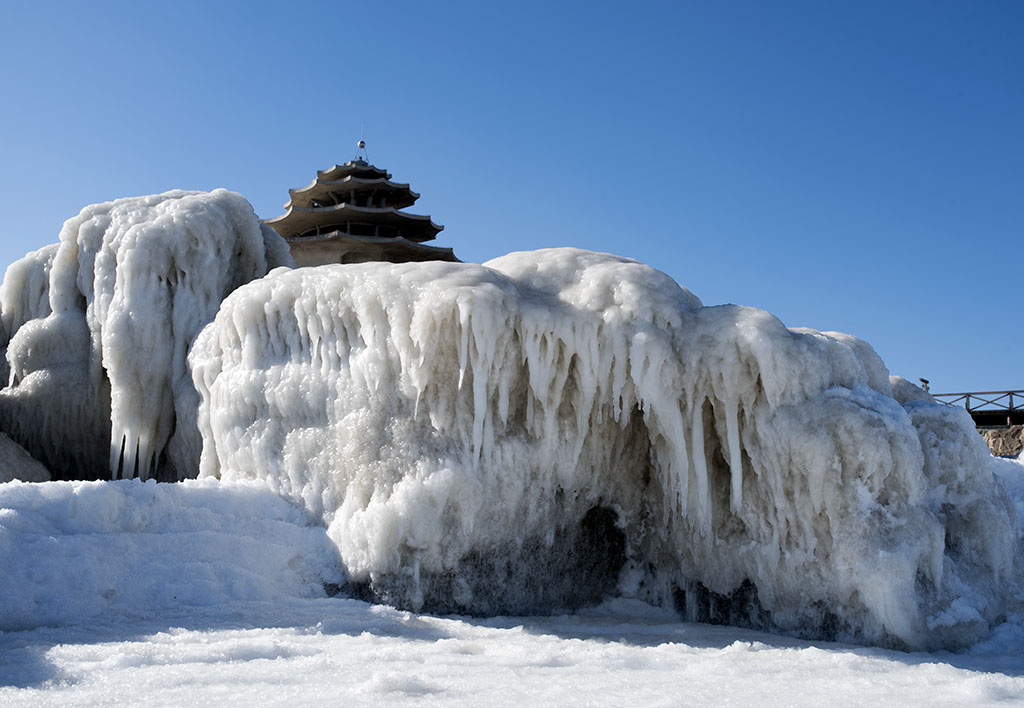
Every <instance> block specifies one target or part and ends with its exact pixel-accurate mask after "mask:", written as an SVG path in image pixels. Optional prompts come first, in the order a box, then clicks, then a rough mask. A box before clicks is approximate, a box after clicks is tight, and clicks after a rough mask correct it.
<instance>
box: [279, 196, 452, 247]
mask: <svg viewBox="0 0 1024 708" xmlns="http://www.w3.org/2000/svg"><path fill="white" fill-rule="evenodd" d="M347 221H348V222H354V223H357V224H372V225H380V226H393V227H396V228H399V229H403V230H407V233H405V234H403V236H404V237H405V238H407V239H409V240H410V241H429V240H431V239H433V238H434V237H435V236H437V234H438V233H440V232H441V231H442V230H444V227H443V226H440V225H439V224H435V223H434V222H433V221H431V219H430V217H429V216H420V215H419V214H407V213H405V212H404V211H398V210H397V209H395V208H394V207H359V206H352V205H351V204H337V205H335V206H326V207H301V206H291V207H288V211H287V212H285V213H284V214H282V215H281V216H277V217H274V218H273V219H267V220H266V221H265V222H263V223H265V224H266V225H267V226H270V227H272V228H273V229H274V230H275V231H277V233H279V234H280V235H281V236H282V237H284V238H286V239H288V238H293V237H295V236H298V235H299V234H304V233H306V232H309V231H313V230H315V229H316V228H317V227H320V228H321V229H324V228H334V229H337V228H338V227H339V226H340V225H342V224H344V223H345V222H347Z"/></svg>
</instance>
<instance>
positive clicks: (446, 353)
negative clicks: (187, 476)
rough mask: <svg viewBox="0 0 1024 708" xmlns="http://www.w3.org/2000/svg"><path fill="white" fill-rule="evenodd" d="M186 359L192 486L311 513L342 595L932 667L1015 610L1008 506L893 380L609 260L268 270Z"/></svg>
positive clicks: (942, 414) (953, 428) (573, 254)
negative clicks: (195, 449) (920, 654)
mask: <svg viewBox="0 0 1024 708" xmlns="http://www.w3.org/2000/svg"><path fill="white" fill-rule="evenodd" d="M55 309H56V308H55ZM190 363H191V366H192V370H193V378H194V383H195V387H196V389H197V390H198V391H199V393H200V395H201V398H202V402H201V405H200V408H199V417H198V425H199V428H200V430H201V432H202V437H203V450H202V458H201V474H203V475H206V476H218V477H220V478H221V479H224V480H239V479H249V478H258V479H262V480H264V481H265V483H267V484H268V485H269V486H270V487H271V488H273V489H274V490H276V491H277V492H279V493H281V494H282V495H284V496H286V497H288V498H290V499H293V500H296V501H298V502H301V503H302V504H304V505H305V506H306V508H307V509H309V510H310V511H311V512H313V513H314V514H317V515H319V516H321V517H322V518H323V520H324V522H325V523H326V524H327V526H328V533H329V535H330V537H331V538H332V539H333V541H334V542H335V543H336V544H337V546H338V548H339V549H340V551H341V557H342V561H343V563H344V565H345V567H346V569H347V571H348V573H349V580H350V585H349V587H350V588H351V589H352V590H353V591H354V592H356V593H357V594H359V593H361V594H364V595H365V596H367V597H373V598H378V599H384V600H386V601H389V602H393V603H396V604H398V605H401V606H407V607H412V608H426V609H432V610H440V611H460V612H470V613H495V612H513V613H522V612H533V611H543V610H550V609H551V608H553V607H561V608H564V607H573V606H580V605H584V604H588V603H592V602H597V601H599V600H600V599H601V598H602V597H603V596H605V595H610V594H621V595H625V596H632V597H639V598H641V599H645V600H648V601H654V602H658V603H663V604H670V603H673V602H674V603H675V604H676V605H677V606H678V607H680V608H682V609H684V610H685V612H686V614H687V616H689V617H690V618H693V619H711V620H715V619H726V620H729V621H745V622H750V623H755V624H759V625H762V626H765V627H774V628H781V629H784V630H792V631H803V632H804V633H810V634H814V635H816V636H839V637H845V638H852V639H857V640H860V641H869V642H895V643H897V644H902V645H903V646H908V647H938V646H954V645H959V644H963V643H966V642H969V641H972V640H973V639H975V638H977V637H978V636H980V635H981V633H983V632H984V631H985V630H986V629H987V628H988V626H989V625H990V624H991V623H993V622H994V621H996V620H997V619H998V618H999V617H1000V615H1001V614H1002V613H1003V612H1004V611H1005V609H1006V607H1007V603H1008V602H1009V601H1010V598H1011V596H1012V594H1013V593H1014V592H1015V590H1016V582H1017V580H1016V575H1015V567H1014V562H1015V561H1014V557H1015V545H1016V542H1017V538H1016V529H1015V523H1016V516H1015V512H1014V510H1013V508H1012V507H1011V505H1010V503H1009V502H1008V500H1007V497H1006V495H1005V493H1004V492H1003V491H1002V488H1001V487H1000V485H999V484H998V483H997V482H996V481H995V480H994V478H993V476H992V473H991V471H990V468H989V455H988V452H987V449H986V448H985V446H984V443H983V442H982V441H981V439H980V438H979V436H978V435H977V434H976V432H975V431H974V429H973V426H972V424H971V422H970V420H969V418H968V417H967V416H966V414H964V413H963V412H959V411H956V410H952V409H949V408H947V407H943V406H940V405H937V404H935V403H934V402H931V401H929V400H928V397H927V396H926V395H924V396H919V395H917V393H915V389H914V388H913V387H912V386H911V385H910V384H907V383H906V382H903V381H897V382H896V383H897V386H896V392H897V394H898V396H899V400H897V398H894V397H893V388H892V385H891V384H890V380H889V377H888V372H887V370H886V368H885V366H884V365H883V363H882V361H881V360H880V359H879V358H878V356H877V355H876V354H875V353H874V351H873V350H872V349H871V347H870V346H868V345H867V344H865V343H864V342H861V341H860V340H857V339H856V338H854V337H850V336H848V335H842V334H838V333H820V332H816V331H813V330H789V329H787V328H786V327H784V326H783V325H782V323H780V322H779V321H778V320H777V319H775V318H774V317H772V316H771V315H770V314H768V313H765V312H762V311H759V310H756V309H752V308H745V307H736V306H731V305H729V306H721V307H703V306H702V305H701V303H700V301H699V300H698V299H697V298H696V297H695V296H693V295H692V294H691V293H689V292H688V291H687V290H685V289H683V288H681V287H679V286H678V285H677V284H676V283H675V282H673V281H672V280H671V279H670V278H668V276H666V275H664V274H662V273H660V272H658V271H655V270H653V269H651V268H649V267H646V266H644V265H641V264H639V263H636V262H634V261H629V260H625V259H621V258H615V257H612V256H606V255H600V254H594V253H588V252H583V251H576V250H568V249H558V250H549V251H541V252H536V253H526V254H512V255H509V256H506V257H504V258H500V259H497V260H495V261H491V262H489V263H487V264H485V266H477V265H468V264H447V263H433V264H405V265H390V264H364V265H349V266H334V267H331V266H327V267H321V268H315V269H313V268H304V269H298V270H294V271H278V272H275V273H272V274H271V275H270V276H268V277H266V278H264V279H262V280H259V281H256V282H253V283H250V284H249V285H246V286H244V287H241V288H239V289H238V290H237V291H235V292H234V293H233V294H232V295H230V296H229V297H228V298H227V299H226V300H225V302H224V303H223V305H222V307H221V309H220V311H219V313H218V314H217V317H216V319H215V321H214V322H213V323H212V324H210V325H209V326H207V327H206V328H205V329H204V330H203V331H202V332H201V333H200V335H199V336H198V338H197V339H196V342H195V345H194V347H193V350H192V352H191V354H190ZM922 393H923V392H922ZM901 402H902V405H901Z"/></svg>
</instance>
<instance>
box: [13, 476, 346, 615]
mask: <svg viewBox="0 0 1024 708" xmlns="http://www.w3.org/2000/svg"><path fill="white" fill-rule="evenodd" d="M0 568H3V573H2V574H0V630H2V631H10V630H20V629H32V628H36V627H40V626H44V625H60V624H71V623H80V622H85V621H103V620H104V619H105V621H108V622H109V621H124V620H125V619H130V618H133V617H148V616H152V615H154V614H159V613H160V612H165V611H167V610H169V609H170V610H173V609H175V608H181V607H187V606H204V605H215V604H224V603H227V602H244V601H257V600H258V601H280V600H284V599H288V598H302V597H324V584H325V583H331V584H333V585H338V584H340V583H341V582H342V580H343V575H342V571H341V566H340V564H339V562H338V557H337V551H336V550H335V548H334V546H333V545H332V544H331V543H330V542H329V541H328V540H327V537H326V534H325V533H324V529H323V527H321V526H318V525H316V524H311V523H310V521H309V519H308V518H307V517H306V515H305V514H304V513H303V512H302V511H301V510H300V509H297V508H296V507H295V506H293V505H291V504H289V503H288V502H286V501H284V500H282V499H281V498H280V497H278V496H276V495H275V494H273V493H271V492H270V491H268V490H267V489H266V488H265V487H263V486H262V485H257V484H253V483H240V484H217V483H210V482H197V481H189V482H184V483H181V484H173V485H171V484H159V485H158V484H156V483H155V482H153V481H150V482H149V483H145V484H144V483H142V482H140V481H138V480H135V481H128V480H125V481H118V482H49V483H43V484H31V483H23V482H9V483H6V484H2V485H0Z"/></svg>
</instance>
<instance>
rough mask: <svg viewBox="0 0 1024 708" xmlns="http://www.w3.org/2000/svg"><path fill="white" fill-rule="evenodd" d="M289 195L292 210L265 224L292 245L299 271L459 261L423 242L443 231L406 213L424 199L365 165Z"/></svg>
mask: <svg viewBox="0 0 1024 708" xmlns="http://www.w3.org/2000/svg"><path fill="white" fill-rule="evenodd" d="M288 193H289V194H290V195H291V198H290V199H289V200H288V202H287V203H286V204H285V205H284V206H285V209H286V210H287V211H285V213H284V214H282V215H281V216H278V217H275V218H273V219H267V220H266V221H264V222H263V223H265V224H267V226H270V227H272V228H273V229H274V230H275V231H277V233H279V234H280V235H281V236H282V237H283V238H284V239H285V241H287V242H288V245H289V246H290V247H291V251H292V256H293V257H294V258H295V262H296V264H297V265H299V266H307V265H323V264H326V263H363V262H366V261H390V262H392V263H403V262H406V261H458V259H457V258H456V257H455V254H454V253H452V250H451V249H450V248H439V247H437V246H427V245H424V243H423V242H424V241H432V240H433V239H434V238H435V237H436V236H437V234H438V233H440V232H441V230H442V229H444V227H443V226H440V225H438V224H435V223H434V222H433V221H431V219H430V217H429V216H419V215H417V214H407V213H406V212H404V211H401V209H404V208H405V207H408V206H412V205H413V204H414V203H415V202H416V200H417V199H419V196H420V195H419V194H417V193H416V192H414V191H412V190H411V189H410V188H409V185H408V184H401V183H398V182H392V181H391V175H390V174H389V173H388V172H386V171H384V170H382V169H380V168H378V167H374V166H373V165H370V164H367V163H366V162H365V161H363V160H360V159H356V160H350V161H349V162H346V163H345V164H344V165H335V166H334V167H332V168H330V169H329V170H319V171H318V172H317V176H316V179H315V180H313V182H312V183H311V184H310V185H308V186H306V187H303V188H301V189H290V190H288Z"/></svg>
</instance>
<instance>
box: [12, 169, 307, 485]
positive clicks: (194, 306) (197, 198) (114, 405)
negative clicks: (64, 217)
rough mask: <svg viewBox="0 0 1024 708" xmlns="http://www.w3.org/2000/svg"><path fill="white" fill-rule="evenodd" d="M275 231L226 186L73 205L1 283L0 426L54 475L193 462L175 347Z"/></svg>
mask: <svg viewBox="0 0 1024 708" xmlns="http://www.w3.org/2000/svg"><path fill="white" fill-rule="evenodd" d="M291 263H292V262H291V257H290V255H289V254H288V248H287V245H286V244H285V243H284V241H282V240H281V238H280V237H279V236H277V234H275V233H273V232H272V231H271V230H270V229H265V228H262V227H261V225H260V223H259V220H258V219H257V218H256V215H255V214H254V213H253V211H252V207H251V206H250V205H249V203H248V202H247V201H246V200H245V199H244V198H242V197H241V196H240V195H238V194H234V193H231V192H227V191H225V190H222V189H221V190H216V191H214V192H211V193H203V192H184V191H173V192H167V193H165V194H159V195H153V196H148V197H138V198H128V199H119V200H116V201H113V202H108V203H104V204H96V205H93V206H89V207H86V208H85V209H83V210H82V212H81V213H80V214H79V215H78V216H76V217H74V218H72V219H70V220H68V221H67V222H66V223H65V224H64V228H63V229H62V230H61V234H60V243H59V244H57V245H54V246H50V247H47V248H44V249H42V250H40V251H37V252H35V253H32V254H29V255H28V256H26V257H25V258H24V259H23V260H21V261H19V262H17V263H15V264H14V265H12V266H11V267H10V268H9V269H8V270H7V274H6V276H5V278H4V284H3V286H2V289H0V346H2V347H3V348H4V349H5V350H6V351H5V354H6V356H5V360H6V361H5V367H6V370H5V372H4V373H5V374H6V377H5V380H6V382H7V384H8V385H7V387H6V388H3V389H0V429H2V430H4V431H6V432H7V433H8V434H9V435H10V436H11V437H13V438H14V439H16V440H17V441H18V442H20V443H21V444H23V445H24V446H25V447H26V448H28V449H29V451H30V452H32V454H33V455H34V456H35V457H37V458H38V459H40V460H42V461H43V462H45V463H46V464H47V466H48V467H49V468H50V469H51V470H52V471H53V473H54V474H55V475H57V476H58V477H59V478H65V479H66V478H77V479H82V478H86V479H89V478H99V477H104V476H114V477H117V476H123V477H132V476H139V477H141V478H142V479H146V478H147V477H149V476H152V475H159V476H160V477H161V478H163V479H176V478H181V477H183V476H194V475H195V472H196V469H197V464H198V456H199V447H200V443H199V437H198V431H197V429H196V425H195V411H196V407H197V405H198V397H197V394H196V392H195V389H194V388H193V387H192V383H191V378H190V376H189V372H188V369H187V366H186V352H187V349H188V347H189V346H190V345H191V343H192V340H193V338H194V337H195V335H196V333H197V332H198V331H199V330H200V329H201V328H202V326H203V325H205V324H206V323H207V322H209V321H210V320H211V319H212V318H213V316H214V314H215V313H216V312H217V308H218V307H219V306H220V302H221V300H222V299H223V298H224V297H225V296H226V295H227V294H228V293H229V292H231V291H232V290H234V289H235V288H236V287H238V286H239V285H241V284H243V283H245V282H248V281H250V280H252V279H254V278H259V277H261V276H263V275H264V274H266V273H267V271H268V270H270V269H271V268H273V267H275V266H277V265H288V264H291Z"/></svg>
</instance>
